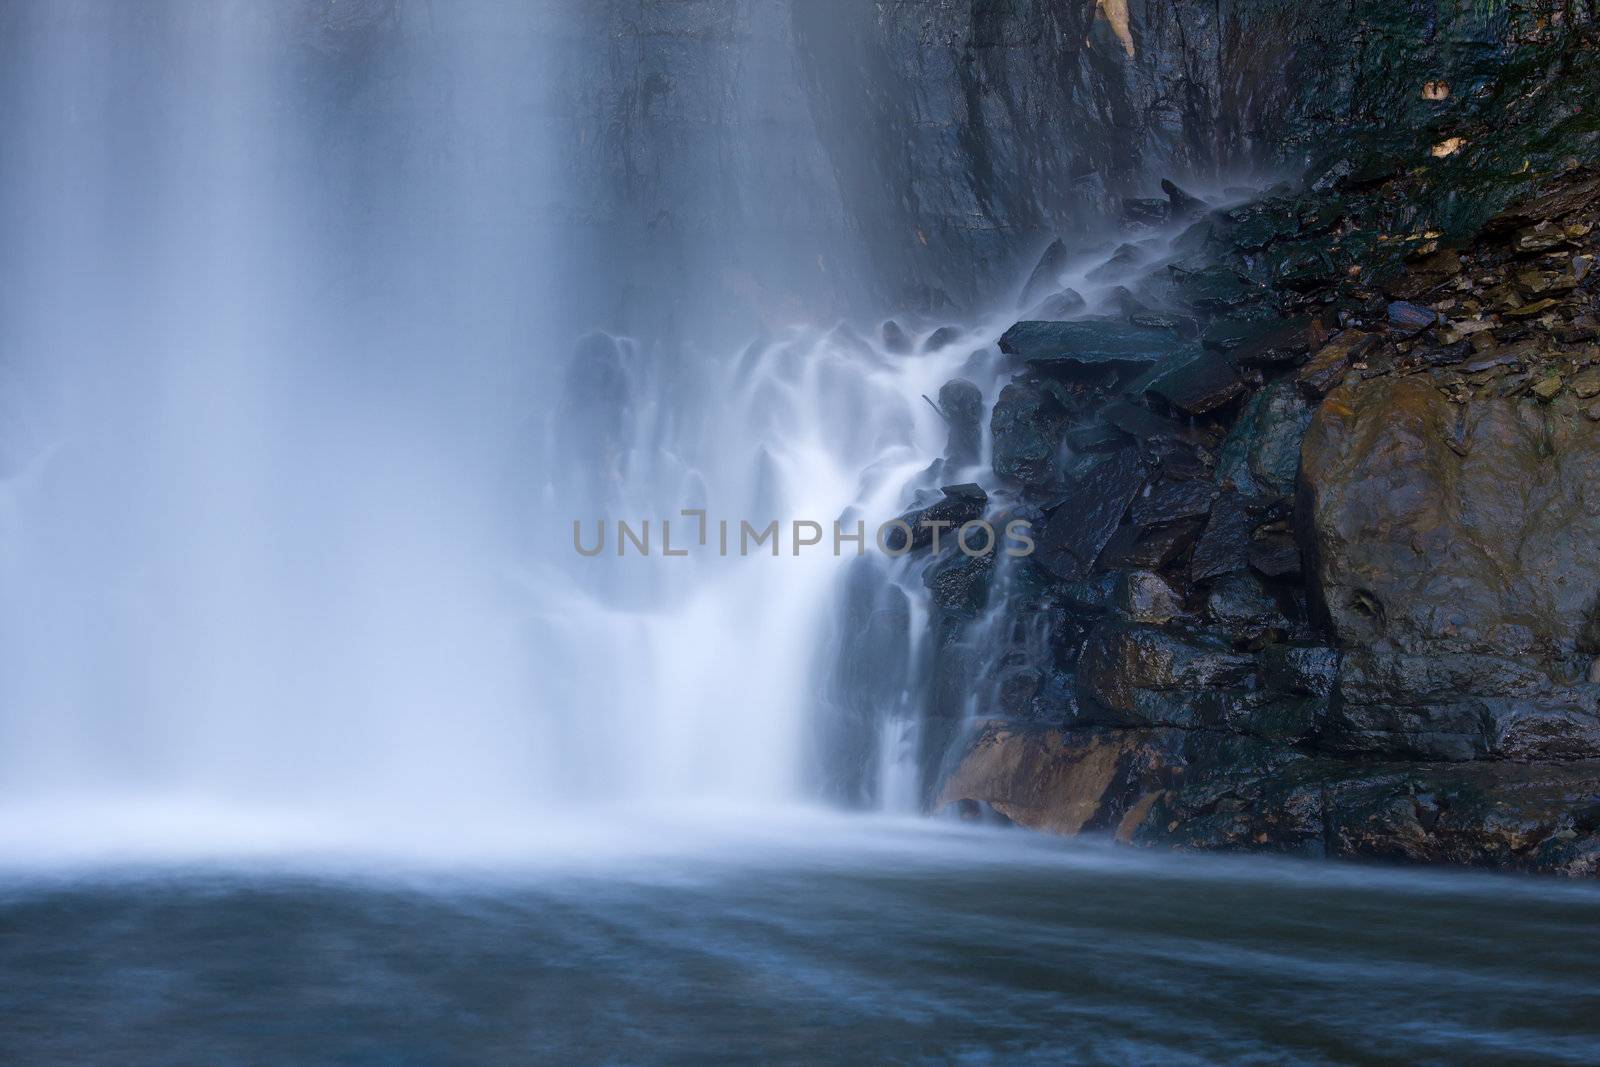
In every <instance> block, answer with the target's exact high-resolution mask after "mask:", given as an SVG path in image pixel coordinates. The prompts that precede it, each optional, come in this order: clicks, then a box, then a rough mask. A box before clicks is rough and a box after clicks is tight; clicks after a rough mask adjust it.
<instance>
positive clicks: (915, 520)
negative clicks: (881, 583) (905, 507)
mask: <svg viewBox="0 0 1600 1067" xmlns="http://www.w3.org/2000/svg"><path fill="white" fill-rule="evenodd" d="M941 492H943V493H944V497H943V499H941V500H937V501H935V502H934V503H932V504H929V505H928V506H927V507H925V508H918V509H917V510H915V511H908V512H906V513H905V514H904V515H902V516H900V520H901V521H902V522H904V523H905V524H906V525H907V526H909V527H911V537H910V539H909V541H908V540H907V538H906V535H905V531H904V530H901V529H898V528H892V529H890V530H887V531H885V533H884V539H883V543H884V547H885V548H886V549H888V550H889V551H891V552H901V551H904V550H909V551H912V552H920V551H922V550H923V549H925V548H930V547H932V545H933V538H934V530H933V528H932V527H931V526H926V525H924V524H925V523H940V522H943V523H947V524H948V526H947V527H944V528H941V529H940V531H939V542H940V551H941V552H942V553H949V552H952V551H954V548H953V546H954V545H955V542H956V531H958V530H959V529H960V528H961V526H962V524H963V523H968V522H972V521H973V520H975V519H981V518H983V513H984V511H985V509H987V507H988V505H989V496H988V494H987V493H985V492H984V491H983V489H982V488H980V487H979V486H977V485H975V484H973V483H970V482H969V483H966V484H963V485H947V486H945V487H944V488H943V489H942V490H941ZM990 554H991V555H993V553H990Z"/></svg>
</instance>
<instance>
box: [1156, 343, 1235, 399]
mask: <svg viewBox="0 0 1600 1067" xmlns="http://www.w3.org/2000/svg"><path fill="white" fill-rule="evenodd" d="M1243 392H1244V382H1242V381H1240V380H1239V373H1238V371H1237V370H1236V369H1235V367H1234V365H1233V361H1232V360H1231V359H1230V358H1228V356H1227V355H1226V354H1225V353H1222V352H1215V351H1202V352H1200V353H1199V354H1197V355H1195V356H1194V357H1193V358H1191V359H1190V360H1189V361H1188V362H1186V363H1183V364H1181V365H1179V366H1176V367H1173V368H1172V369H1171V370H1169V371H1166V372H1164V373H1163V374H1162V375H1161V376H1160V377H1158V378H1156V380H1155V381H1153V382H1151V383H1150V386H1149V388H1147V389H1146V390H1145V393H1146V395H1148V396H1153V397H1157V398H1159V399H1161V400H1164V401H1166V402H1167V403H1168V404H1171V405H1172V406H1173V407H1175V408H1177V409H1178V410H1179V411H1183V412H1186V413H1188V414H1190V415H1205V414H1209V413H1210V412H1213V411H1215V410H1217V409H1218V408H1220V407H1223V406H1225V405H1227V404H1229V403H1231V402H1232V401H1234V400H1237V399H1238V398H1239V396H1240V394H1242V393H1243Z"/></svg>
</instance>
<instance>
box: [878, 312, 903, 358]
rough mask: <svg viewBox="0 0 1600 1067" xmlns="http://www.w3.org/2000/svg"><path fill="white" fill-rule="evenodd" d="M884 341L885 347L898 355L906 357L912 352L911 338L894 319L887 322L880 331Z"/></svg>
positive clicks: (879, 333)
mask: <svg viewBox="0 0 1600 1067" xmlns="http://www.w3.org/2000/svg"><path fill="white" fill-rule="evenodd" d="M878 335H879V337H881V338H882V340H883V347H884V348H885V349H887V350H888V351H890V352H893V353H895V354H896V355H904V354H906V353H907V352H910V351H911V337H910V336H909V335H908V334H907V333H906V331H905V329H904V328H903V327H902V326H901V325H900V324H899V323H898V322H896V321H894V320H893V319H889V320H888V321H886V322H885V323H884V324H883V326H882V327H881V328H880V329H879V331H878Z"/></svg>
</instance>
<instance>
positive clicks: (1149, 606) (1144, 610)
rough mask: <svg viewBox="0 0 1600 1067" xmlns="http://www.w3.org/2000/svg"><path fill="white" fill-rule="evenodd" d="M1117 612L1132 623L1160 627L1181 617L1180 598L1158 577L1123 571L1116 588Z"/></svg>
mask: <svg viewBox="0 0 1600 1067" xmlns="http://www.w3.org/2000/svg"><path fill="white" fill-rule="evenodd" d="M1115 606H1116V610H1117V613H1118V614H1119V615H1121V616H1122V617H1123V618H1125V619H1128V620H1129V621H1132V622H1142V623H1151V624H1154V625H1160V624H1162V623H1166V622H1171V621H1172V620H1173V619H1175V618H1177V617H1178V616H1180V615H1182V614H1183V598H1182V597H1181V596H1179V595H1178V593H1177V591H1176V590H1174V589H1173V588H1172V586H1171V584H1169V583H1168V582H1167V580H1166V579H1165V578H1163V577H1161V575H1159V574H1155V573H1153V572H1151V571H1126V572H1123V573H1122V574H1121V575H1120V576H1119V581H1118V582H1117V585H1116V599H1115Z"/></svg>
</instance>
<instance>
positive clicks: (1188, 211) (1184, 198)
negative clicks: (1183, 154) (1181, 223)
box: [1161, 178, 1207, 219]
mask: <svg viewBox="0 0 1600 1067" xmlns="http://www.w3.org/2000/svg"><path fill="white" fill-rule="evenodd" d="M1161 191H1162V192H1163V193H1166V194H1167V205H1168V210H1167V214H1168V215H1169V216H1170V217H1171V218H1174V219H1192V218H1194V217H1196V216H1197V215H1201V214H1204V213H1205V210H1206V207H1207V205H1206V202H1205V201H1204V200H1201V199H1200V198H1199V197H1198V196H1192V195H1190V194H1189V193H1186V192H1184V191H1183V190H1182V189H1180V188H1178V186H1177V185H1175V184H1174V183H1173V182H1172V180H1171V179H1169V178H1162V179H1161Z"/></svg>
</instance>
